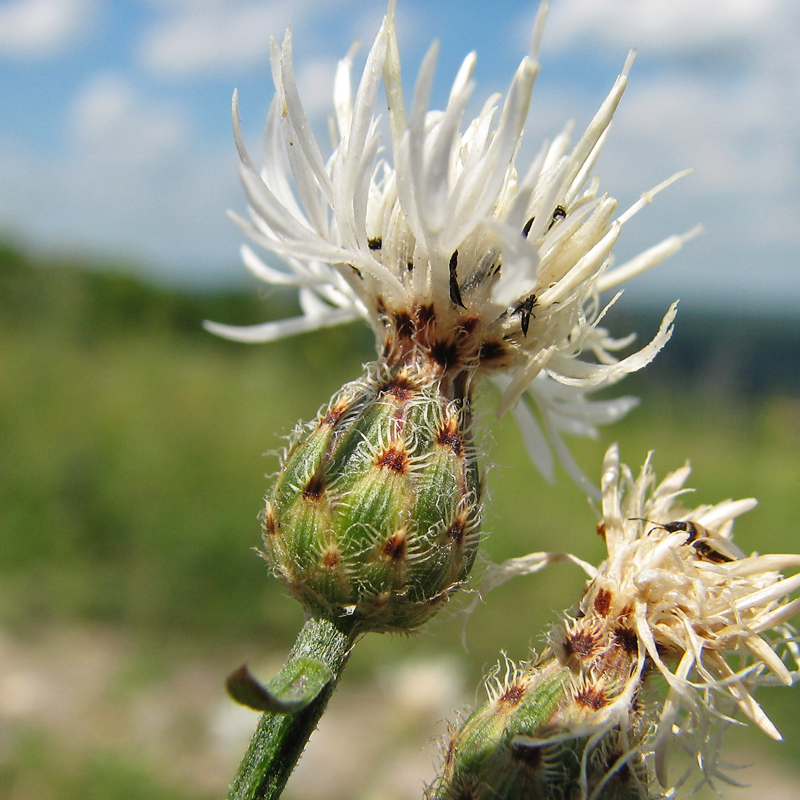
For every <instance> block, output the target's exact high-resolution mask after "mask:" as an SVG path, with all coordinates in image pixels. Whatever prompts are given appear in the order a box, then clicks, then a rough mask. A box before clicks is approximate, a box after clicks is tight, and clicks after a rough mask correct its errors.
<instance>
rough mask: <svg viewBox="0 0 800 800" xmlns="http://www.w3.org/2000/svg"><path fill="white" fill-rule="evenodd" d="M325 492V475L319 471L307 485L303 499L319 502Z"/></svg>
mask: <svg viewBox="0 0 800 800" xmlns="http://www.w3.org/2000/svg"><path fill="white" fill-rule="evenodd" d="M324 491H325V473H324V472H323V470H321V469H318V470H317V471H316V472H315V473H314V474H313V475H312V476H311V477H310V478H309V479H308V483H306V486H305V489H303V497H304V498H305V499H306V500H319V498H320V497H322V494H323V492H324Z"/></svg>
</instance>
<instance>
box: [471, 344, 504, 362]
mask: <svg viewBox="0 0 800 800" xmlns="http://www.w3.org/2000/svg"><path fill="white" fill-rule="evenodd" d="M505 354H506V348H505V345H504V344H503V343H502V342H484V343H483V344H482V345H481V351H480V354H479V356H478V358H480V360H481V363H484V362H486V361H496V360H497V359H498V358H502V357H503V356H504V355H505Z"/></svg>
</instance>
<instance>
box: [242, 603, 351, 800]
mask: <svg viewBox="0 0 800 800" xmlns="http://www.w3.org/2000/svg"><path fill="white" fill-rule="evenodd" d="M355 639H356V636H355V634H354V633H353V631H352V629H351V628H349V627H345V626H343V625H337V624H335V623H334V622H331V621H330V620H327V619H322V618H319V617H311V618H309V619H307V620H306V622H305V624H304V625H303V627H302V629H301V631H300V633H299V634H298V636H297V640H296V642H295V645H294V647H293V648H292V652H291V653H290V654H289V658H288V660H287V664H291V662H293V661H296V660H297V659H299V658H302V657H308V656H312V657H314V658H318V659H320V660H321V661H323V662H324V663H325V664H326V665H327V666H328V668H329V669H330V670H331V673H332V674H333V678H332V679H331V680H330V681H329V682H328V684H326V686H325V687H324V688H323V689H322V691H321V692H320V693H319V695H318V696H317V697H316V698H315V699H314V700H312V701H311V702H310V703H309V704H308V705H307V706H306V707H305V708H303V709H302V710H300V711H298V712H296V713H294V714H274V713H267V714H263V715H262V716H261V719H260V720H259V721H258V727H257V728H256V731H255V733H254V734H253V738H252V740H251V741H250V746H249V747H248V749H247V753H246V754H245V757H244V759H243V760H242V763H241V765H240V767H239V771H238V772H237V774H236V777H235V778H234V781H233V783H232V784H231V789H230V792H229V794H228V800H275V798H278V797H279V796H280V794H281V792H282V791H283V787H284V786H285V784H286V781H287V779H288V777H289V775H290V774H291V772H292V770H293V769H294V766H295V764H296V763H297V761H298V759H299V758H300V754H301V753H302V752H303V748H304V747H305V745H306V742H307V741H308V739H309V737H310V736H311V733H312V732H313V731H314V729H315V728H316V727H317V723H318V721H319V718H320V717H321V716H322V712H323V711H324V710H325V706H327V704H328V700H329V699H330V697H331V695H332V694H333V690H334V689H335V688H336V684H337V683H338V681H339V676H340V675H341V673H342V670H343V669H344V666H345V664H346V663H347V659H348V657H349V655H350V651H351V649H352V646H353V643H354V642H355Z"/></svg>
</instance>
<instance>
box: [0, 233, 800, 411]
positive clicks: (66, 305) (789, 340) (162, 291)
mask: <svg viewBox="0 0 800 800" xmlns="http://www.w3.org/2000/svg"><path fill="white" fill-rule="evenodd" d="M295 313H298V308H297V305H296V301H295V298H294V297H292V295H291V293H285V292H281V291H276V290H271V289H269V288H268V287H263V286H256V284H255V282H254V286H253V289H252V290H249V291H245V290H229V291H197V292H192V291H188V290H176V289H168V288H165V287H161V286H157V285H154V284H151V283H147V282H145V281H144V280H142V279H140V278H138V277H136V276H135V275H133V274H132V270H131V269H130V267H129V266H128V267H127V268H126V267H125V266H120V265H115V264H113V263H108V264H93V265H92V266H91V267H90V268H86V267H84V266H82V265H81V264H79V263H77V262H76V261H74V260H72V261H70V260H62V261H56V260H53V261H52V262H48V263H43V262H36V261H34V260H33V259H32V258H30V257H29V256H27V255H26V254H25V253H24V252H22V251H21V250H20V249H18V248H16V247H14V246H13V245H9V244H2V243H0V315H2V318H3V319H0V328H1V327H2V326H3V325H7V324H19V325H26V326H27V325H34V326H35V325H40V324H41V325H58V326H61V327H62V329H63V330H64V332H65V334H66V333H68V332H72V333H77V334H80V333H81V332H83V333H84V334H85V335H87V336H97V335H99V334H101V333H102V332H103V331H111V330H117V331H128V332H133V331H135V330H138V331H141V330H144V329H151V330H154V329H160V330H161V331H162V332H167V331H172V332H175V333H178V334H181V335H185V336H189V337H192V336H197V337H203V338H204V339H208V337H209V334H207V333H206V332H205V331H204V330H203V329H202V328H201V322H202V320H204V319H213V320H218V321H220V322H226V323H230V324H241V325H248V324H255V323H259V322H264V321H266V320H268V319H279V318H281V317H285V316H288V315H291V314H295ZM658 313H660V311H659V312H658ZM658 313H655V311H654V310H650V309H645V308H641V309H637V310H634V311H631V310H630V309H629V308H628V309H626V308H625V306H624V304H623V303H621V304H620V305H619V306H617V307H616V308H615V309H614V310H613V312H612V313H611V314H610V315H609V318H608V326H609V328H610V330H611V333H612V334H613V335H619V336H623V335H625V334H626V333H628V332H629V331H639V342H640V343H641V342H644V341H646V339H647V337H649V336H651V335H652V334H653V333H654V332H655V330H656V327H657V321H658ZM356 342H357V345H356ZM354 346H357V347H360V348H363V350H364V358H369V357H370V356H369V348H370V334H369V333H368V332H367V331H366V329H365V328H364V327H363V326H361V327H360V328H359V330H358V332H354ZM799 365H800V315H798V316H787V315H783V316H780V315H775V316H772V315H769V316H767V315H758V314H753V315H743V314H741V313H735V314H734V313H721V312H715V311H709V312H703V313H697V312H692V311H687V310H685V309H682V310H680V311H679V313H678V319H677V323H676V326H675V333H674V335H673V337H672V339H671V341H670V342H669V344H668V346H667V347H666V348H665V349H664V351H663V352H662V353H660V354H659V356H658V358H657V359H656V361H655V362H654V364H653V366H652V367H650V368H649V369H648V370H647V371H645V372H644V373H642V374H641V375H640V376H636V377H635V378H634V379H632V380H630V381H629V382H628V383H636V384H641V388H642V390H644V391H646V390H647V388H650V389H659V388H661V387H664V386H666V385H669V386H670V390H671V391H675V386H676V385H677V386H680V385H682V384H683V385H685V386H686V387H687V389H690V390H691V391H692V392H698V391H699V392H700V393H701V394H708V395H716V396H718V397H723V396H724V395H725V394H729V395H735V396H737V397H738V398H742V397H745V398H747V397H751V398H753V399H757V398H758V397H760V396H763V395H764V394H774V393H789V394H800V366H799ZM626 388H628V387H626ZM631 388H633V387H631ZM637 388H638V387H637Z"/></svg>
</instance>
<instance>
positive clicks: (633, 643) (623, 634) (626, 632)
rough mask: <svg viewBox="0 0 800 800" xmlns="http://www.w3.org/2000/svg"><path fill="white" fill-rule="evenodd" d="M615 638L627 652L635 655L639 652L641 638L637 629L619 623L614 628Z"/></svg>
mask: <svg viewBox="0 0 800 800" xmlns="http://www.w3.org/2000/svg"><path fill="white" fill-rule="evenodd" d="M614 640H615V641H616V642H617V644H618V645H619V646H620V647H622V649H623V650H625V652H626V653H630V654H631V655H634V654H635V653H638V652H639V639H638V637H637V636H636V631H635V630H634V629H633V628H629V627H628V626H627V625H619V626H617V627H616V628H615V629H614Z"/></svg>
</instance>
